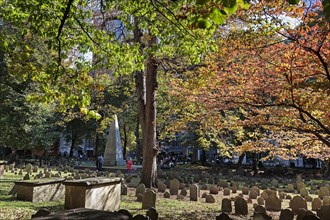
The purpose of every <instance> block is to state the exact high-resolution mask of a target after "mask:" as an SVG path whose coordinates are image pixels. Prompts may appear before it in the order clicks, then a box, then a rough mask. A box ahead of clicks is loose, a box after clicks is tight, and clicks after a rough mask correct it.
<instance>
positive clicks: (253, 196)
mask: <svg viewBox="0 0 330 220" xmlns="http://www.w3.org/2000/svg"><path fill="white" fill-rule="evenodd" d="M257 197H258V193H257V192H256V191H255V190H250V194H249V198H250V199H256V198H257Z"/></svg>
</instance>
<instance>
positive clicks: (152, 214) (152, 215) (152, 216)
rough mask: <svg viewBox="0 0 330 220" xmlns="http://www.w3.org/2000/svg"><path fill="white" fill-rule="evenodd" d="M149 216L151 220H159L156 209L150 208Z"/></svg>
mask: <svg viewBox="0 0 330 220" xmlns="http://www.w3.org/2000/svg"><path fill="white" fill-rule="evenodd" d="M147 216H148V217H149V218H150V220H158V213H157V210H156V209H155V208H150V209H149V210H148V211H147Z"/></svg>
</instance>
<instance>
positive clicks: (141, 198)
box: [136, 194, 143, 202]
mask: <svg viewBox="0 0 330 220" xmlns="http://www.w3.org/2000/svg"><path fill="white" fill-rule="evenodd" d="M142 200H143V195H142V194H139V195H137V196H136V201H137V202H142Z"/></svg>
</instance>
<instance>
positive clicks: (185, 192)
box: [180, 189, 188, 196]
mask: <svg viewBox="0 0 330 220" xmlns="http://www.w3.org/2000/svg"><path fill="white" fill-rule="evenodd" d="M187 194H188V192H187V190H185V189H182V190H181V192H180V195H183V196H187Z"/></svg>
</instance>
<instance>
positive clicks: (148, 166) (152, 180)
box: [141, 37, 158, 188]
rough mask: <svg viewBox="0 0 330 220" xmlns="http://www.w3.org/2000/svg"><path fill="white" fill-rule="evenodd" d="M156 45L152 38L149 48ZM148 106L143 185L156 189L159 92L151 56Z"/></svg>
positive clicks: (148, 66) (150, 56) (148, 65)
mask: <svg viewBox="0 0 330 220" xmlns="http://www.w3.org/2000/svg"><path fill="white" fill-rule="evenodd" d="M155 43H156V38H155V37H152V38H151V40H150V41H149V45H148V47H149V48H151V47H152V45H154V44H155ZM145 85H146V104H145V112H144V113H145V116H144V130H142V131H143V162H142V174H141V183H144V185H145V186H146V187H147V188H150V187H156V178H157V158H156V156H157V152H158V149H157V140H156V139H157V132H156V113H157V111H156V90H157V62H156V60H155V59H154V58H153V57H152V55H151V54H149V56H148V58H147V61H146V83H145Z"/></svg>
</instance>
